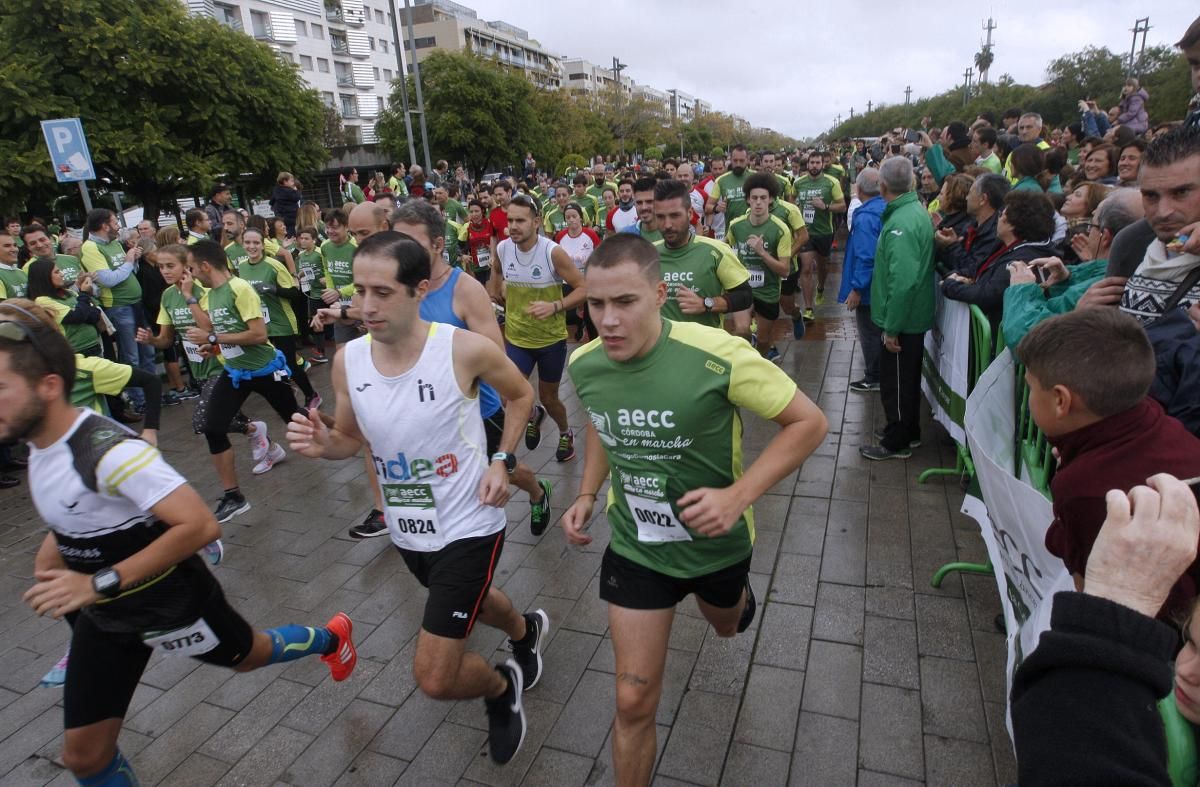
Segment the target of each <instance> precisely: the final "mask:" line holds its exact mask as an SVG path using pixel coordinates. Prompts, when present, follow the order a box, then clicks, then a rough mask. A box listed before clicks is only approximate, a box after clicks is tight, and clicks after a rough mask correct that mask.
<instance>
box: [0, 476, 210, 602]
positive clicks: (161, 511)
mask: <svg viewBox="0 0 1200 787" xmlns="http://www.w3.org/2000/svg"><path fill="white" fill-rule="evenodd" d="M151 512H152V513H153V514H154V516H155V518H156V519H158V520H159V521H161V522H163V523H164V524H165V525H166V526H167V531H166V532H165V533H163V534H162V535H161V536H159V537H158V538H156V539H155V540H154V541H152V542H150V543H149V544H147V545H146V546H145V547H143V548H142V549H141V550H139V551H138V552H136V553H134V554H132V555H130V556H129V557H127V558H125V559H124V560H122V561H121V562H120V563H117V564H116V565H115V566H113V568H114V569H115V570H116V572H117V574H118V575H119V576H120V577H121V587H122V588H128V587H130V586H132V585H135V584H137V583H139V582H141V581H143V580H145V579H147V578H149V577H153V576H155V575H157V574H161V573H162V572H164V571H166V570H167V569H168V568H170V567H171V566H174V565H175V564H177V563H180V562H182V561H183V560H185V559H187V558H188V557H189V556H191V555H194V554H195V553H196V552H197V551H199V550H200V548H201V547H203V546H204V545H205V544H207V543H209V542H210V541H214V540H216V539H217V538H220V536H221V526H220V525H218V524H217V520H216V518H214V517H213V515H212V512H211V511H209V510H208V506H207V505H205V503H204V501H203V500H202V499H201V498H200V495H199V494H197V492H196V490H195V489H192V487H190V486H188V485H187V484H183V485H181V486H179V487H177V488H176V489H175V490H174V491H172V492H171V493H170V494H168V495H167V496H166V497H164V498H163V499H162V500H160V501H159V502H158V503H157V504H156V505H155V506H154V507H153V508H152V509H151ZM34 578H35V579H37V580H38V581H37V584H35V585H34V586H33V587H31V588H30V589H29V590H27V591H25V596H24V598H25V601H26V603H28V604H29V606H30V607H32V608H33V610H34V611H35V612H37V613H38V614H39V615H46V614H50V615H53V616H54V617H56V618H60V617H62V616H63V615H65V614H67V613H69V612H74V611H75V610H77V609H81V608H82V607H85V606H87V605H89V604H93V603H95V602H96V601H97V600H99V596H98V595H97V593H96V591H95V589H94V588H93V587H92V578H91V576H90V575H88V574H82V573H79V572H77V571H71V570H69V569H66V568H50V569H46V570H38V571H35V572H34Z"/></svg>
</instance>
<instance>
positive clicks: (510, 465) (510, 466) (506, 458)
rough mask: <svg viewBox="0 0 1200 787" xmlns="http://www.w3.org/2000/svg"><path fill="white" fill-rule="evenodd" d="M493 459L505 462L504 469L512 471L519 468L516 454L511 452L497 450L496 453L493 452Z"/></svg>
mask: <svg viewBox="0 0 1200 787" xmlns="http://www.w3.org/2000/svg"><path fill="white" fill-rule="evenodd" d="M492 461H493V462H503V463H504V469H505V470H507V471H508V472H510V473H511V472H512V471H514V470H516V469H517V457H516V454H510V453H507V452H505V451H497V452H496V453H494V454H492Z"/></svg>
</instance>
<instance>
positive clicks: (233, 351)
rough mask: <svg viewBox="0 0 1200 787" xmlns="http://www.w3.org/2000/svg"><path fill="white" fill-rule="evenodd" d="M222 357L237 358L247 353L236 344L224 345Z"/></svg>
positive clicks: (222, 346)
mask: <svg viewBox="0 0 1200 787" xmlns="http://www.w3.org/2000/svg"><path fill="white" fill-rule="evenodd" d="M220 347H221V355H224V356H225V357H226V358H237V357H238V356H239V355H245V354H246V351H245V350H243V349H242V348H241V347H240V346H238V345H236V344H222V345H220Z"/></svg>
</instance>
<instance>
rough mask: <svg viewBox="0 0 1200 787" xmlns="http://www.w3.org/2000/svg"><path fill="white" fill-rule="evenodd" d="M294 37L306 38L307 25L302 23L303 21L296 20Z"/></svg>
mask: <svg viewBox="0 0 1200 787" xmlns="http://www.w3.org/2000/svg"><path fill="white" fill-rule="evenodd" d="M296 35H297V36H298V37H299V38H308V25H307V24H305V23H304V20H303V19H297V20H296Z"/></svg>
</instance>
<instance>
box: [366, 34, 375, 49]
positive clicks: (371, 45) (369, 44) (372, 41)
mask: <svg viewBox="0 0 1200 787" xmlns="http://www.w3.org/2000/svg"><path fill="white" fill-rule="evenodd" d="M367 48H368V49H370V50H371V51H372V52H374V51H375V38H374V37H373V36H367Z"/></svg>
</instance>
